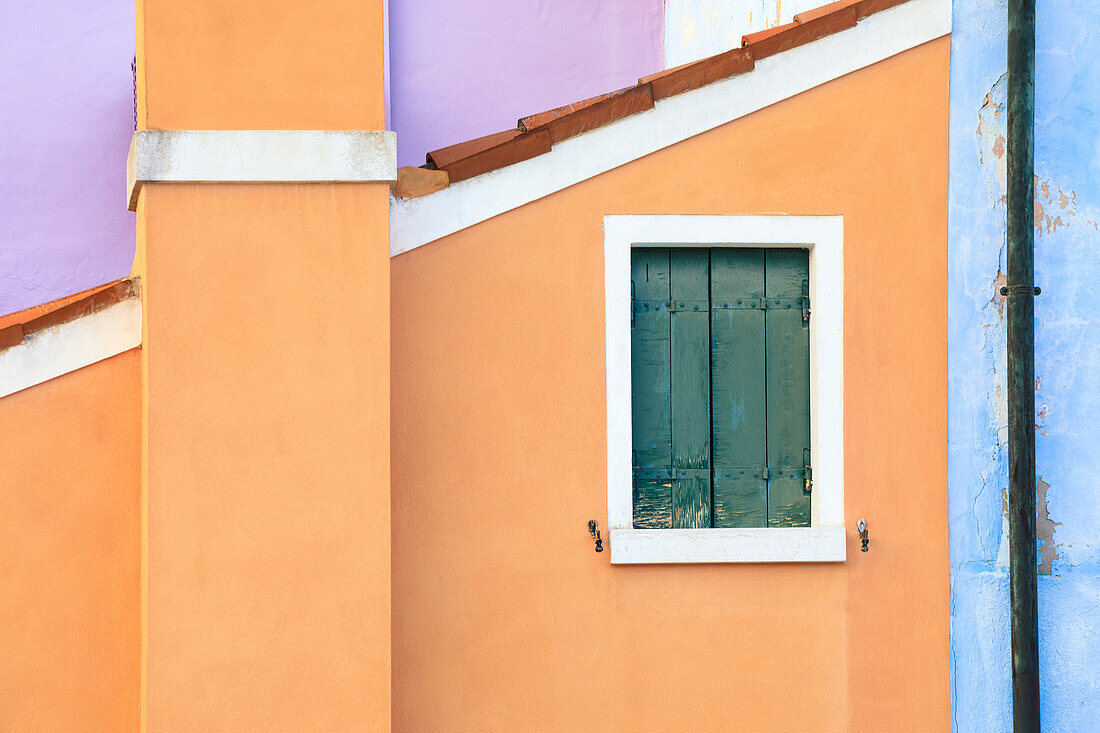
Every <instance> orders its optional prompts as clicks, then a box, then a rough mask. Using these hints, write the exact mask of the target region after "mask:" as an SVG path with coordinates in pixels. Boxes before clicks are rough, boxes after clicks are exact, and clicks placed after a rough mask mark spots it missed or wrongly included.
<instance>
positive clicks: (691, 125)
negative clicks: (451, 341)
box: [390, 0, 951, 256]
mask: <svg viewBox="0 0 1100 733" xmlns="http://www.w3.org/2000/svg"><path fill="white" fill-rule="evenodd" d="M950 32H951V0H910V1H909V2H907V3H904V4H902V5H898V6H895V7H893V8H890V9H889V10H883V11H881V12H878V13H875V14H873V15H870V16H868V17H867V18H864V19H863V20H861V21H860V22H859V23H858V24H857V25H856V26H855V27H854V28H849V29H847V30H844V31H841V32H839V33H834V34H833V35H830V36H826V37H825V38H822V39H821V40H818V41H815V42H813V43H808V44H806V45H804V46H799V47H797V48H793V49H791V50H790V51H785V52H783V53H780V54H776V55H775V56H770V57H768V58H765V59H762V60H760V61H758V62H757V64H756V69H755V70H754V71H752V72H750V73H747V74H739V75H737V76H733V77H730V78H728V79H725V80H722V81H719V82H715V83H713V84H708V85H707V86H704V87H701V88H699V89H696V90H693V91H690V92H686V93H684V94H680V95H677V96H674V97H669V98H667V99H662V100H660V101H658V102H657V103H656V104H655V106H654V108H653V109H651V110H648V111H646V112H641V113H639V114H636V115H633V116H631V117H627V118H625V119H622V120H618V121H616V122H613V123H611V124H610V125H607V126H605V127H601V128H598V129H596V130H592V131H591V132H588V133H585V134H583V135H579V136H577V137H574V138H570V139H568V140H563V141H562V142H560V143H558V144H556V145H555V146H554V147H553V149H552V150H551V151H550V152H549V153H546V154H544V155H540V156H538V157H535V158H531V159H530V160H525V161H522V162H520V163H516V164H514V165H510V166H507V167H505V168H500V169H498V170H495V171H490V172H489V173H486V174H484V175H481V176H477V177H475V178H471V179H468V180H465V181H459V182H457V183H453V184H451V185H450V186H449V187H448V188H445V189H443V190H442V191H438V192H436V193H433V194H430V195H428V196H423V197H421V198H415V199H394V200H393V201H392V202H391V206H390V255H391V256H394V255H399V254H401V253H402V252H408V251H409V250H411V249H415V248H416V247H420V246H422V245H425V244H427V243H429V242H433V241H435V240H437V239H440V238H441V237H445V236H447V235H448V234H453V233H454V232H457V231H459V230H461V229H465V228H466V227H469V226H473V225H474V224H477V223H479V222H482V221H485V220H486V219H489V218H491V217H494V216H497V215H498V214H503V213H504V212H506V211H510V210H511V209H515V208H517V207H520V206H523V205H524V204H526V203H530V202H531V201H535V200H537V199H540V198H542V197H544V196H548V195H550V194H552V193H554V192H555V191H560V190H562V189H564V188H567V187H568V186H572V185H574V184H576V183H580V182H581V181H584V180H586V179H589V178H592V177H594V176H597V175H599V174H601V173H604V172H606V171H609V170H611V169H613V168H617V167H618V166H621V165H624V164H626V163H629V162H630V161H632V160H637V159H638V158H641V157H642V156H644V155H648V154H650V153H653V152H655V151H657V150H660V149H662V148H666V147H668V146H670V145H674V144H675V143H678V142H681V141H683V140H686V139H688V138H690V137H693V136H695V135H698V134H700V133H703V132H706V131H707V130H711V129H713V128H715V127H718V126H719V125H723V124H725V123H727V122H731V121H733V120H736V119H738V118H740V117H744V116H745V115H748V114H751V113H753V112H756V111H757V110H760V109H763V108H764V107H767V106H769V105H772V104H775V103H776V102H779V101H781V100H784V99H787V98H788V97H793V96H794V95H796V94H801V93H802V92H805V91H807V90H809V89H812V88H814V87H816V86H819V85H821V84H824V83H826V82H829V81H832V80H833V79H837V78H839V77H841V76H844V75H845V74H850V73H851V72H853V71H857V70H859V69H862V68H864V67H867V66H870V65H871V64H875V63H877V62H879V61H882V60H884V59H887V58H890V57H891V56H894V55H896V54H899V53H901V52H903V51H906V50H908V49H910V48H914V47H916V46H919V45H921V44H923V43H927V42H928V41H932V40H934V39H936V38H940V37H941V36H944V35H947V34H949V33H950Z"/></svg>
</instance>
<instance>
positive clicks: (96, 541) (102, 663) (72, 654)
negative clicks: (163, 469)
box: [0, 350, 141, 731]
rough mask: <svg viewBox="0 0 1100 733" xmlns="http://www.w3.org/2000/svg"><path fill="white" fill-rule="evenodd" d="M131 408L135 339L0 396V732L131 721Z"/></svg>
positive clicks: (134, 654) (135, 467) (134, 511)
mask: <svg viewBox="0 0 1100 733" xmlns="http://www.w3.org/2000/svg"><path fill="white" fill-rule="evenodd" d="M140 417H141V391H140V358H139V354H138V351H137V350H132V351H127V352H124V353H122V354H119V355H118V356H114V357H111V358H110V359H106V360H104V361H101V362H98V363H96V364H92V365H91V366H87V367H84V368H83V369H78V370H76V371H74V372H70V373H69V374H66V375H64V376H61V377H58V378H56V379H52V380H50V381H48V382H44V383H42V384H39V385H37V386H34V387H31V388H29V389H25V390H23V391H21V392H17V393H15V394H12V395H9V396H7V397H3V398H0V466H2V468H0V588H2V589H3V592H2V593H0V650H2V651H0V730H5V731H74V730H88V731H92V730H95V731H100V730H101V731H128V730H136V729H137V726H138V709H139V708H138V704H139V694H138V687H139V679H140V661H141V655H140V633H139V632H140V604H139V593H138V580H139V571H140V546H141V545H140V529H139V528H140V524H139V517H138V513H139V492H140V487H141V483H140V471H139V469H140V464H141V455H140V452H141V440H140V437H141V430H140V428H141V424H140Z"/></svg>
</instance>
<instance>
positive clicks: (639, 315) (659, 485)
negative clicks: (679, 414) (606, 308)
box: [630, 248, 672, 529]
mask: <svg viewBox="0 0 1100 733" xmlns="http://www.w3.org/2000/svg"><path fill="white" fill-rule="evenodd" d="M630 278H631V294H632V296H633V299H634V302H633V303H632V308H633V317H632V321H633V328H631V331H630V380H631V385H632V387H631V390H632V392H633V405H632V410H631V412H632V424H633V430H632V432H633V448H634V526H635V527H637V528H639V529H663V528H666V527H671V526H672V485H671V480H670V479H669V474H668V470H669V468H671V466H672V349H671V343H672V334H671V330H672V329H671V326H672V324H671V319H670V318H669V315H670V313H669V309H668V308H669V307H668V305H667V304H668V303H669V251H668V250H667V249H650V248H644V249H635V250H632V251H631V256H630Z"/></svg>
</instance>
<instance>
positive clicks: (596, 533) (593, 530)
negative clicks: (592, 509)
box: [588, 519, 603, 552]
mask: <svg viewBox="0 0 1100 733" xmlns="http://www.w3.org/2000/svg"><path fill="white" fill-rule="evenodd" d="M598 526H599V525H597V524H596V520H595V519H589V520H588V533H589V534H590V535H592V539H594V540H596V552H603V539H602V538H601V537H600V530H598V529H597V527H598Z"/></svg>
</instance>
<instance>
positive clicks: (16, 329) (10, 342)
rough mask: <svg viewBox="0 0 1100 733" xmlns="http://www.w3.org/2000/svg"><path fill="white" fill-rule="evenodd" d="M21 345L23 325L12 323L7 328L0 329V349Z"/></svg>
mask: <svg viewBox="0 0 1100 733" xmlns="http://www.w3.org/2000/svg"><path fill="white" fill-rule="evenodd" d="M21 343H23V324H21V323H13V324H12V325H10V326H8V327H7V328H0V349H7V348H9V347H11V346H18V345H19V344H21Z"/></svg>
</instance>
